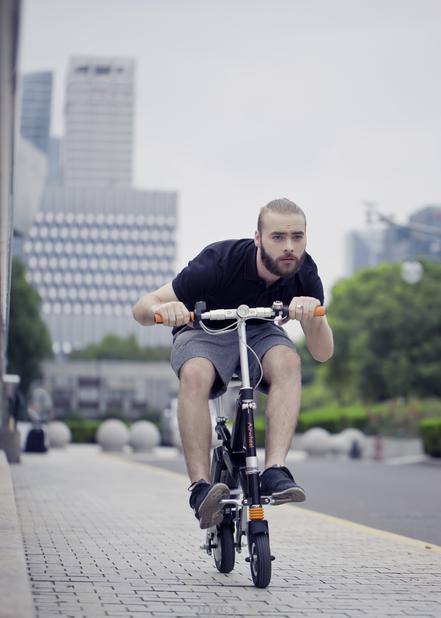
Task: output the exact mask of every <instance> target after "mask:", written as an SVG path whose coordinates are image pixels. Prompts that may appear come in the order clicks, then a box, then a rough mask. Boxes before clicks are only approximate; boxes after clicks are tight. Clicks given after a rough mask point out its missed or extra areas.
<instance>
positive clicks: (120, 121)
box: [64, 56, 135, 188]
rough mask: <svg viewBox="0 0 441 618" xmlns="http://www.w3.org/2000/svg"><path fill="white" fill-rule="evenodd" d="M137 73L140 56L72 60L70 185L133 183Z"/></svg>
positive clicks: (67, 176) (67, 144)
mask: <svg viewBox="0 0 441 618" xmlns="http://www.w3.org/2000/svg"><path fill="white" fill-rule="evenodd" d="M134 71H135V63H134V60H132V59H127V58H96V57H88V56H79V57H74V58H72V59H71V60H70V63H69V67H68V75H67V86H66V101H65V121H66V123H65V127H66V131H65V141H64V170H65V178H64V179H65V183H66V185H67V186H83V187H92V186H93V187H105V188H121V187H129V186H131V184H132V168H133V141H134V135H133V120H134Z"/></svg>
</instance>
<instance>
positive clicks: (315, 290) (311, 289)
mask: <svg viewBox="0 0 441 618" xmlns="http://www.w3.org/2000/svg"><path fill="white" fill-rule="evenodd" d="M305 296H311V297H312V298H317V300H319V301H320V304H322V305H323V303H324V302H325V295H324V292H323V283H322V280H321V279H320V277H319V276H318V273H316V274H315V276H314V277H313V276H311V278H310V280H309V282H308V285H307V288H306V291H305Z"/></svg>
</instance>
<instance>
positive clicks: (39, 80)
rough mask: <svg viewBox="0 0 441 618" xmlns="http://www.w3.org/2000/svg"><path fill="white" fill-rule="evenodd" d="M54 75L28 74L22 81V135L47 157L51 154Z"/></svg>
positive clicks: (42, 73)
mask: <svg viewBox="0 0 441 618" xmlns="http://www.w3.org/2000/svg"><path fill="white" fill-rule="evenodd" d="M52 83H53V74H52V73H51V72H49V71H42V72H38V73H27V74H25V75H23V77H22V80H21V113H20V134H21V136H22V137H23V138H24V139H26V140H28V141H29V142H31V144H33V145H34V146H35V147H36V148H38V149H39V150H40V151H41V152H43V153H44V154H45V155H46V156H47V154H48V152H49V133H50V123H51V105H52Z"/></svg>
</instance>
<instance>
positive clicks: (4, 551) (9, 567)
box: [0, 451, 35, 618]
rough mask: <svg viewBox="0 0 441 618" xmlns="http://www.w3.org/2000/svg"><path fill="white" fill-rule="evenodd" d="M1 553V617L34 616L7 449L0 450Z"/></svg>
mask: <svg viewBox="0 0 441 618" xmlns="http://www.w3.org/2000/svg"><path fill="white" fill-rule="evenodd" d="M0 556H1V560H0V599H1V609H0V615H1V618H33V616H34V615H35V614H34V605H33V601H32V595H31V586H30V582H29V578H28V574H27V570H26V562H25V557H24V549H23V539H22V536H21V532H20V526H19V523H18V516H17V509H16V506H15V498H14V490H13V487H12V481H11V473H10V469H9V464H8V462H7V461H6V456H5V453H4V451H0Z"/></svg>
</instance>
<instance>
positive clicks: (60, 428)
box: [47, 421, 72, 448]
mask: <svg viewBox="0 0 441 618" xmlns="http://www.w3.org/2000/svg"><path fill="white" fill-rule="evenodd" d="M47 437H48V440H49V446H50V447H53V448H64V447H65V446H66V444H69V442H70V441H71V440H72V434H71V431H70V429H69V427H68V426H67V425H66V423H62V422H61V421H51V422H50V423H48V424H47Z"/></svg>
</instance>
